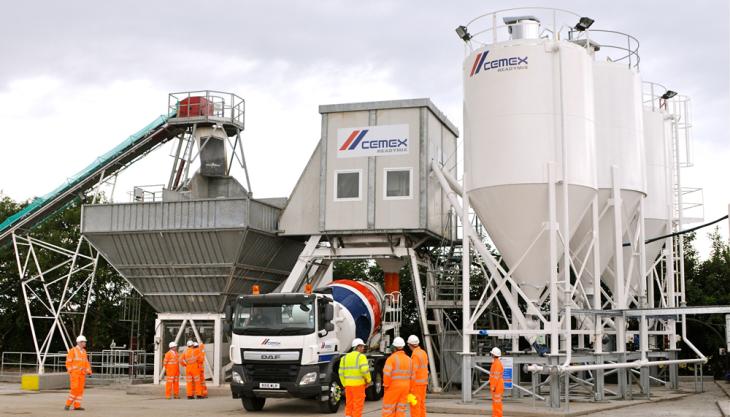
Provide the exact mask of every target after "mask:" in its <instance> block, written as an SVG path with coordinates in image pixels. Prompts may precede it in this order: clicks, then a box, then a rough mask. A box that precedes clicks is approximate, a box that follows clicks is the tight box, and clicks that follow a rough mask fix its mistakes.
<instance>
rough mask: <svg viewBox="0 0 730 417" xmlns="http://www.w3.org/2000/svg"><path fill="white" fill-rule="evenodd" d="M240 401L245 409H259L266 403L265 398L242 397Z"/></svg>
mask: <svg viewBox="0 0 730 417" xmlns="http://www.w3.org/2000/svg"><path fill="white" fill-rule="evenodd" d="M241 402H242V403H243V408H245V409H246V411H261V410H262V409H263V408H264V404H266V398H259V397H243V398H241Z"/></svg>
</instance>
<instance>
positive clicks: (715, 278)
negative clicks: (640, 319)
mask: <svg viewBox="0 0 730 417" xmlns="http://www.w3.org/2000/svg"><path fill="white" fill-rule="evenodd" d="M708 236H709V238H710V242H711V251H710V256H709V258H708V259H706V260H704V261H699V258H698V256H697V251H696V250H695V249H694V247H693V243H694V239H695V236H694V233H692V234H687V235H686V237H685V281H686V284H687V288H686V295H687V305H690V306H711V305H730V290H729V289H730V247H729V246H728V243H727V242H725V241H723V239H722V236H720V232H719V229H718V228H717V227H715V229H714V230H713V231H712V232H710V233H709V234H708ZM724 329H725V317H723V316H721V315H708V316H694V317H691V316H688V317H687V337H688V338H689V339H690V340H691V341H692V343H693V344H694V345H695V346H697V348H698V349H699V350H700V351H702V352H703V353H704V354H705V355H707V357H708V358H709V359H710V360H709V362H708V364H707V365H706V366H707V371H708V372H709V373H711V374H714V375H715V376H716V377H720V376H722V370H723V369H726V358H723V357H720V356H719V355H718V352H719V348H720V347H723V346H725V340H724V339H725V338H724ZM683 356H685V357H693V356H695V354H694V352H691V351H690V349H688V348H687V347H686V346H684V347H683Z"/></svg>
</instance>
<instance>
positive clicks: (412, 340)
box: [408, 334, 419, 345]
mask: <svg viewBox="0 0 730 417" xmlns="http://www.w3.org/2000/svg"><path fill="white" fill-rule="evenodd" d="M418 343H419V340H418V336H416V335H415V334H412V335H410V336H408V344H409V345H417V344H418Z"/></svg>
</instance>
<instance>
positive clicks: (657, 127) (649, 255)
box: [644, 107, 672, 268]
mask: <svg viewBox="0 0 730 417" xmlns="http://www.w3.org/2000/svg"><path fill="white" fill-rule="evenodd" d="M669 125H670V123H669V122H668V121H667V120H666V113H665V112H664V111H663V110H660V109H659V108H656V107H655V108H654V109H652V108H651V107H649V108H646V109H644V140H645V144H646V173H647V176H646V180H647V181H646V182H647V194H648V195H647V197H646V202H645V204H644V224H645V228H646V237H647V238H649V239H651V238H654V237H657V236H663V235H665V234H667V233H669V232H670V230H669V222H668V219H669V216H670V213H671V196H670V191H669V190H670V189H671V180H672V179H671V176H670V175H671V156H670V155H671V154H670V152H671V149H670V142H669V136H668V135H670V134H671V132H670V131H669V130H668V129H669ZM663 245H664V240H659V241H656V242H652V243H649V244H648V245H646V262H647V268H650V267H651V266H652V265H653V264H654V261H656V259H657V257H658V256H659V254H660V252H661V249H662V246H663Z"/></svg>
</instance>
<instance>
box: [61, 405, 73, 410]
mask: <svg viewBox="0 0 730 417" xmlns="http://www.w3.org/2000/svg"><path fill="white" fill-rule="evenodd" d="M63 409H64V410H66V411H68V410H70V409H71V407H69V406H67V405H64V406H63Z"/></svg>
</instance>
